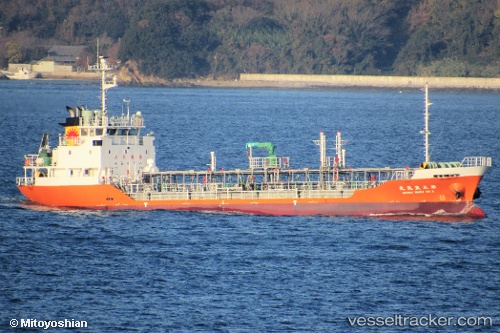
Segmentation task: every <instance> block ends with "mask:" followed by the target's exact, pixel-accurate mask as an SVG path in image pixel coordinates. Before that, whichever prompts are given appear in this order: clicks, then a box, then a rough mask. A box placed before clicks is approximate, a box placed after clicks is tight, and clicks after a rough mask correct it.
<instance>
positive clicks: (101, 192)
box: [17, 57, 491, 217]
mask: <svg viewBox="0 0 500 333" xmlns="http://www.w3.org/2000/svg"><path fill="white" fill-rule="evenodd" d="M94 67H95V69H96V70H99V71H100V72H101V104H102V105H101V108H100V109H97V110H89V109H87V108H85V107H81V106H78V107H66V108H67V111H68V113H69V115H68V117H67V118H66V120H65V122H64V123H60V125H61V126H62V127H63V128H64V133H62V134H60V135H59V142H58V145H57V146H56V147H55V148H53V149H51V148H50V145H49V137H48V134H43V136H42V140H41V144H40V147H39V149H38V152H37V153H35V154H28V155H25V157H24V175H23V176H22V177H18V178H17V186H18V188H19V190H20V191H21V192H22V194H23V195H24V196H25V197H26V198H27V199H29V200H30V201H31V202H34V203H38V204H41V205H46V206H50V207H59V208H78V209H96V210H127V209H128V210H151V209H165V210H183V211H219V212H231V213H233V212H238V213H250V214H266V215H314V214H322V215H453V216H472V217H484V216H485V213H484V212H483V211H482V210H481V208H479V207H477V206H476V205H474V199H476V198H478V197H479V195H480V191H479V188H478V184H479V182H480V181H481V179H482V178H483V175H484V174H485V173H486V171H487V170H488V169H489V168H490V167H491V158H490V157H482V156H473V157H465V158H463V160H462V161H461V162H433V161H430V160H429V153H428V151H429V134H430V133H429V128H428V108H429V106H430V103H429V101H428V98H427V95H428V93H427V87H426V93H425V129H424V130H423V131H422V132H421V133H422V134H423V135H424V137H425V151H426V156H425V162H423V163H422V164H421V165H420V166H418V167H415V168H409V167H403V168H389V167H381V168H351V167H346V162H345V150H344V148H343V146H342V145H343V140H342V136H341V133H340V132H338V133H337V135H336V140H335V150H336V156H334V157H329V156H327V154H326V151H327V144H326V142H327V140H326V135H325V134H324V132H322V131H321V132H320V135H319V140H315V143H316V144H317V145H318V146H319V165H318V167H316V168H302V169H294V168H292V167H291V164H290V158H289V157H279V156H276V155H275V151H274V145H273V144H272V143H271V142H248V143H247V144H246V148H247V155H248V161H249V165H248V168H246V169H235V170H224V169H219V168H217V165H216V157H215V154H214V152H210V164H209V167H208V168H207V169H205V170H185V171H161V172H160V171H159V170H158V167H157V166H156V163H155V146H154V139H155V138H154V136H153V135H152V133H149V134H143V132H144V128H145V127H144V119H143V116H142V114H141V113H140V112H136V113H134V114H132V115H131V114H130V112H129V110H128V109H127V113H126V114H124V113H122V115H120V116H111V115H109V114H108V110H107V106H106V94H107V90H108V89H110V88H112V87H115V86H116V77H115V78H114V80H112V81H108V80H107V77H106V73H107V72H108V71H110V70H112V69H113V68H112V67H111V66H110V65H109V64H108V63H107V61H106V59H105V58H104V57H100V61H99V63H98V65H96V66H94ZM254 149H267V156H254V154H253V150H254ZM257 155H259V154H257ZM261 155H262V154H261ZM207 160H208V155H207Z"/></svg>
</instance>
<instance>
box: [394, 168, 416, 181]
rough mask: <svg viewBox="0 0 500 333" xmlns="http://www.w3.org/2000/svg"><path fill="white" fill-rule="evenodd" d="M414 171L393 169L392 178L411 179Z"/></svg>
mask: <svg viewBox="0 0 500 333" xmlns="http://www.w3.org/2000/svg"><path fill="white" fill-rule="evenodd" d="M413 173H414V171H413V170H410V169H404V170H392V171H391V177H390V179H391V180H404V179H410V178H411V177H412V176H413Z"/></svg>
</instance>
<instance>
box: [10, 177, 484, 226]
mask: <svg viewBox="0 0 500 333" xmlns="http://www.w3.org/2000/svg"><path fill="white" fill-rule="evenodd" d="M481 178H482V177H481V176H468V177H455V178H439V179H414V180H394V181H387V182H386V183H385V184H383V185H381V186H378V187H376V188H369V189H359V190H357V191H356V192H355V193H354V194H353V195H352V196H351V197H349V198H314V199H312V198H295V199H294V198H286V199H279V198H277V199H274V198H273V199H232V200H222V199H202V200H187V199H186V200H134V199H132V198H130V197H129V196H127V195H126V194H124V193H123V192H122V191H120V190H119V189H117V188H116V187H114V186H112V185H106V184H103V185H85V186H19V190H20V191H21V192H22V193H23V194H24V195H25V196H26V197H27V198H28V199H29V200H30V201H33V202H35V203H39V204H42V205H46V206H51V207H61V208H62V207H65V208H83V209H102V210H127V209H129V210H130V209H132V210H151V209H165V210H188V211H226V212H244V213H251V214H267V215H315V214H321V215H387V214H393V215H406V214H420V215H421V214H425V215H446V214H452V215H469V216H474V217H484V216H485V214H484V212H483V211H482V210H481V209H480V208H478V207H476V206H474V204H473V198H474V192H475V191H476V188H477V185H478V184H479V182H480V180H481ZM457 189H458V190H460V192H461V196H460V198H457V197H456V195H455V193H456V191H457Z"/></svg>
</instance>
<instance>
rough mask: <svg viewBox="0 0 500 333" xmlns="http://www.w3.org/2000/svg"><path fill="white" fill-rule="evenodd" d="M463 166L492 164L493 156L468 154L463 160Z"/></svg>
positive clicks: (488, 165)
mask: <svg viewBox="0 0 500 333" xmlns="http://www.w3.org/2000/svg"><path fill="white" fill-rule="evenodd" d="M461 164H462V166H463V167H476V166H487V167H490V166H491V157H485V156H467V157H466V158H464V160H463V161H462V163H461Z"/></svg>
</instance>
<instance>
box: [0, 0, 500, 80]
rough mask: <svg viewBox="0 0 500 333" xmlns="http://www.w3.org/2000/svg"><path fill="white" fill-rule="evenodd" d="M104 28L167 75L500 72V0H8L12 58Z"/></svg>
mask: <svg viewBox="0 0 500 333" xmlns="http://www.w3.org/2000/svg"><path fill="white" fill-rule="evenodd" d="M97 37H99V38H100V41H101V45H102V46H103V49H104V52H106V53H107V54H108V55H110V56H113V57H115V58H117V59H119V60H120V61H121V63H122V64H124V63H126V62H127V61H134V62H136V63H137V64H138V67H139V69H140V70H141V72H142V73H144V74H146V75H156V76H159V77H163V78H167V79H172V78H178V77H189V78H193V77H200V76H210V77H214V78H221V77H222V78H233V77H237V75H238V74H239V73H244V72H247V73H301V74H370V75H378V74H384V75H391V74H394V75H420V76H477V77H495V76H499V75H500V62H499V59H500V57H499V56H500V0H405V1H399V0H349V1H345V0H150V1H144V0H106V1H98V0H43V1H42V0H15V1H12V0H0V67H6V65H7V63H8V62H27V61H32V60H38V59H40V58H42V57H43V56H44V55H45V52H46V51H47V49H48V47H50V46H51V45H55V44H66V45H86V46H88V48H87V50H86V54H84V55H82V57H81V65H82V67H84V66H85V59H86V58H87V56H88V57H89V58H90V59H91V62H94V61H95V40H96V38H97Z"/></svg>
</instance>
